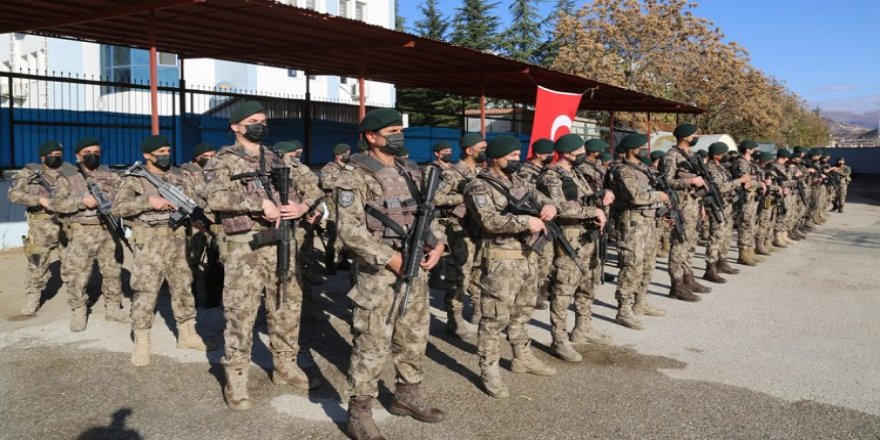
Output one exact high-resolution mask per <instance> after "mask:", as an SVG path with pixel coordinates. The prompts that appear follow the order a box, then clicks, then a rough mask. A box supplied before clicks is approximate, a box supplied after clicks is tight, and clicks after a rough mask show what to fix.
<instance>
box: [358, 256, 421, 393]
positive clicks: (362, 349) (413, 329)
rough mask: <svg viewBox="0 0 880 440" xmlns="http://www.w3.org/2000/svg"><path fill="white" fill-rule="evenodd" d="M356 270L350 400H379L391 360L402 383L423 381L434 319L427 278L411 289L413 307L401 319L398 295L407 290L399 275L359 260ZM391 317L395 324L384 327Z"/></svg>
mask: <svg viewBox="0 0 880 440" xmlns="http://www.w3.org/2000/svg"><path fill="white" fill-rule="evenodd" d="M355 266H356V272H357V275H356V283H355V285H354V287H352V289H351V291H350V292H349V297H350V298H351V300H352V302H353V303H354V304H353V309H354V310H353V312H352V323H351V332H352V336H353V347H352V351H351V365H350V367H349V371H348V387H349V389H348V393H349V396H373V397H376V396H377V395H378V393H379V376H381V374H382V370H383V369H384V368H385V365H386V364H387V363H388V358H389V356H390V357H391V360H392V361H393V362H394V369H395V371H396V373H397V382H398V383H404V384H418V383H421V382H422V380H423V379H424V370H423V367H422V361H423V359H424V356H425V348H426V347H427V344H428V324H429V318H430V313H429V306H428V280H427V274H426V273H425V272H424V271H422V270H421V269H420V270H419V273H418V275H417V276H416V277H415V279H414V280H413V284H412V288H411V289H410V301H409V305H408V307H407V309H406V310H405V311H404V313H403V314H402V315H400V314H398V310H399V309H398V307H399V303H394V292H395V291H396V290H397V289H399V288H402V287H403V286H401V285H399V283H400V279H399V278H398V277H397V275H395V274H394V273H393V272H391V271H389V270H388V269H385V268H384V267H383V268H377V267H375V266H373V265H369V264H366V263H365V262H364V261H363V260H362V259H360V257H357V258H355ZM401 293H402V291H401ZM400 300H402V296H401V298H400ZM389 313H391V314H392V316H391V320H390V322H388V323H386V321H387V319H388V314H389Z"/></svg>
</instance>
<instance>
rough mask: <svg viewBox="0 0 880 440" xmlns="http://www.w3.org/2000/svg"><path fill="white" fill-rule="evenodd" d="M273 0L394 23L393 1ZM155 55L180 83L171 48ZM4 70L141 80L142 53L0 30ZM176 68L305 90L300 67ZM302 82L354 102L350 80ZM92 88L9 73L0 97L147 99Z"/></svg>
mask: <svg viewBox="0 0 880 440" xmlns="http://www.w3.org/2000/svg"><path fill="white" fill-rule="evenodd" d="M280 3H286V4H290V5H294V6H298V7H303V8H310V9H315V10H317V11H319V12H325V13H329V14H333V15H339V16H343V17H347V18H352V19H357V20H363V21H366V22H367V23H370V24H374V25H378V26H382V27H386V28H393V27H394V0H282V1H280ZM158 58H159V60H158V61H159V62H158V65H159V69H158V74H159V82H160V83H161V84H163V85H167V86H172V87H176V86H177V85H178V84H179V82H178V79H179V77H180V64H181V61H180V60H178V58H177V56H176V55H175V54H171V53H159V57H158ZM10 71H11V72H14V73H18V72H24V73H28V72H30V73H33V74H40V75H43V74H48V75H49V76H56V75H61V74H63V75H65V76H67V75H72V76H74V77H76V76H79V77H80V78H87V79H107V80H110V81H116V82H122V83H129V82H135V83H140V84H148V81H149V52H148V51H147V50H143V49H131V48H127V47H117V46H109V45H102V44H95V43H88V42H80V41H72V40H64V39H56V38H47V37H41V36H35V35H29V34H3V35H0V72H10ZM183 71H184V75H185V78H184V79H185V81H186V85H187V87H188V88H189V87H193V88H200V89H208V90H211V89H215V90H220V91H232V90H236V91H241V92H247V93H252V94H257V95H259V94H266V93H274V94H283V95H286V96H292V97H298V98H304V97H305V93H306V75H305V72H303V71H302V70H296V69H280V68H275V67H266V66H257V65H250V64H242V63H235V62H231V61H221V60H213V59H204V58H202V59H187V60H185V61H184V69H183ZM309 81H310V84H309V88H310V92H311V98H312V99H313V100H315V101H332V102H339V103H349V104H357V103H358V87H357V79H354V78H339V77H332V76H312V77H311V78H309ZM95 87H97V86H84V89H85V90H83V91H82V93H79V94H78V95H79V96H78V97H75V98H74V99H71V98H70V97H68V96H63V95H67V93H63V92H62V91H61V89H60V85H59V86H57V87H56V85H55V84H52V85H50V86H46V85H45V83H43V84H42V85H38V84H37V81H34V80H26V79H15V80H14V81H13V87H12V90H8V89H9V84H8V81H2V104H4V105H6V104H7V103H8V101H7V100H8V99H9V98H10V95H11V96H12V98H14V99H15V105H16V106H17V107H20V108H53V109H62V108H63V109H70V110H108V111H116V112H122V113H126V112H141V111H142V109H143V108H145V107H144V106H143V105H142V104H143V103H142V102H139V101H140V100H147V102H148V100H149V98H148V97H147V96H145V95H146V94H145V93H133V94H134V95H138V96H131V97H127V99H118V97H111V96H109V95H113V94H119V93H120V90H119V89H112V88H106V87H105V88H103V89H102V90H97V89H96V90H89V88H95ZM365 87H366V100H367V104H368V105H373V106H393V105H394V103H395V98H396V95H395V89H394V86H393V85H391V84H385V83H379V82H373V81H366V84H365ZM126 93H127V92H126ZM160 99H161V100H162V102H160V114H163V115H169V114H171V112H172V109H173V108H175V107H174V106H175V103H174V102H172V100H171V97H170V96H167V97H164V99H162V98H160ZM207 106H208V102H207V101H204V102H202V103H199V102H196V104H195V107H196V108H192V109H188V111H191V112H196V113H198V112H201V111H205V110H207ZM199 107H203V108H199ZM147 108H148V107H147Z"/></svg>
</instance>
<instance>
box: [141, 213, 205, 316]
mask: <svg viewBox="0 0 880 440" xmlns="http://www.w3.org/2000/svg"><path fill="white" fill-rule="evenodd" d="M132 235H133V237H134V240H133V242H134V264H133V265H132V272H131V288H132V290H134V296H133V297H132V301H131V326H132V329H134V330H148V329H150V328H152V327H153V319H154V318H155V316H156V301H157V300H158V298H159V290H160V289H161V288H162V283H164V282H165V281H168V292H169V293H170V294H171V311H172V312H173V313H174V320H175V321H176V322H177V323H178V324H179V323H181V322H185V321H189V320H190V319H194V318H195V317H196V307H195V300H194V299H193V295H192V273H191V272H190V271H189V270H188V268H189V265H188V264H189V262H188V261H187V259H186V232H185V231H184V229H183V228H178V229H177V230H172V229H171V228H169V227H167V226H156V227H144V226H136V227H135V229H134V231H133V234H132Z"/></svg>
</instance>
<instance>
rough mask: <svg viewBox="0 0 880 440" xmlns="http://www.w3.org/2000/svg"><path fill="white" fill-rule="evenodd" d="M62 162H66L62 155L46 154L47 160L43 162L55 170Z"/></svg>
mask: <svg viewBox="0 0 880 440" xmlns="http://www.w3.org/2000/svg"><path fill="white" fill-rule="evenodd" d="M62 162H64V159H63V158H62V157H61V156H46V160H45V162H43V163H45V164H46V166H47V167H49V168H52V169H53V170H54V169H57V168H58V167H60V166H61V163H62Z"/></svg>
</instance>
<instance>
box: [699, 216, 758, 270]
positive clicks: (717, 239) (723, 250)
mask: <svg viewBox="0 0 880 440" xmlns="http://www.w3.org/2000/svg"><path fill="white" fill-rule="evenodd" d="M753 218H754V217H753ZM724 219H725V221H723V222H720V223H719V222H716V221H715V219H713V218H712V216H709V230H710V233H709V244H708V245H707V246H706V263H708V264H710V265H713V264H715V263H717V262H719V261H723V260H724V259H725V258H727V250H728V249H730V242H731V241H733V223H734V221H735V220H734V218H733V204H732V203H726V204H725V205H724ZM750 229H751V231H750V232H751V233H752V238H751V240H750V241H749V242H748V243H750V246H749V247H751V246H754V243H755V236H754V228H750Z"/></svg>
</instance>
